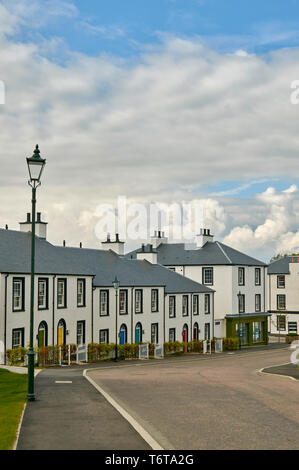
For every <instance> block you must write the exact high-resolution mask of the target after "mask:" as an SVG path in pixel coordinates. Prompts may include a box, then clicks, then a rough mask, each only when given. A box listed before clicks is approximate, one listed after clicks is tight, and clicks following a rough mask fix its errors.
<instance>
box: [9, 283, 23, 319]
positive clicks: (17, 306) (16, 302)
mask: <svg viewBox="0 0 299 470" xmlns="http://www.w3.org/2000/svg"><path fill="white" fill-rule="evenodd" d="M17 286H18V291H17V292H16V287H17ZM12 290H13V311H14V312H21V311H23V295H24V281H23V279H13V284H12Z"/></svg>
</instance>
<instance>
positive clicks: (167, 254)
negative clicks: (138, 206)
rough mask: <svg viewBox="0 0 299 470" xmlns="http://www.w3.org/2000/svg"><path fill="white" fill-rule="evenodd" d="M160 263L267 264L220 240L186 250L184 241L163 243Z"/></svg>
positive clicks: (173, 264)
mask: <svg viewBox="0 0 299 470" xmlns="http://www.w3.org/2000/svg"><path fill="white" fill-rule="evenodd" d="M156 250H157V252H158V263H160V264H163V265H165V266H184V265H185V266H192V265H193V266H197V265H200V266H201V265H203V266H207V265H245V266H266V264H265V263H263V262H262V261H259V260H257V259H255V258H252V257H251V256H248V255H245V254H244V253H241V252H240V251H237V250H234V249H233V248H231V247H229V246H227V245H224V244H223V243H220V242H217V241H216V242H207V243H205V245H204V246H203V247H202V248H198V249H195V250H186V249H185V245H184V243H162V244H161V245H160V246H158V248H157V249H156ZM138 251H139V250H134V251H132V252H130V253H128V254H126V255H125V256H126V258H129V259H130V258H132V259H134V258H136V253H137V252H138Z"/></svg>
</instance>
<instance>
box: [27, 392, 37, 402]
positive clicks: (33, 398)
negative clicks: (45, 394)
mask: <svg viewBox="0 0 299 470" xmlns="http://www.w3.org/2000/svg"><path fill="white" fill-rule="evenodd" d="M27 400H28V401H35V395H34V393H28V395H27Z"/></svg>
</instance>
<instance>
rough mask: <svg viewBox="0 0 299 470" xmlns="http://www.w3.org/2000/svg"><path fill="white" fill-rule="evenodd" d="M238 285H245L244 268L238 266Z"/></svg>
mask: <svg viewBox="0 0 299 470" xmlns="http://www.w3.org/2000/svg"><path fill="white" fill-rule="evenodd" d="M238 286H245V268H244V267H239V268H238Z"/></svg>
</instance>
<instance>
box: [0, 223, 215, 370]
mask: <svg viewBox="0 0 299 470" xmlns="http://www.w3.org/2000/svg"><path fill="white" fill-rule="evenodd" d="M39 217H40V216H39ZM24 226H25V227H26V229H24ZM42 229H43V230H42V234H43V236H40V237H36V269H35V272H36V275H35V299H34V338H35V346H40V347H42V346H48V345H63V344H78V345H80V344H88V343H91V342H96V343H99V342H102V343H103V342H104V343H108V342H110V343H115V342H116V341H117V343H118V344H124V343H139V342H154V343H163V342H165V341H175V340H178V341H189V340H190V339H209V338H211V335H212V324H213V318H214V310H213V306H214V300H213V299H214V290H213V289H211V288H210V287H208V286H203V285H201V284H200V283H197V282H194V281H192V280H190V279H187V278H186V277H184V276H181V275H180V274H178V273H174V272H172V271H170V270H169V269H167V268H165V267H163V266H160V265H158V264H152V263H151V262H149V261H148V260H147V259H146V257H142V256H141V257H140V258H139V259H136V260H128V259H125V258H124V257H122V256H119V255H118V254H117V253H115V252H114V251H112V250H111V249H110V248H108V249H107V247H105V249H98V250H97V249H84V248H82V247H80V248H71V247H66V246H61V247H58V246H54V245H52V244H50V243H49V242H48V241H47V240H46V231H45V226H44V225H43V226H42ZM118 243H119V244H120V247H121V242H119V241H117V242H116V243H115V245H113V246H116V245H117V247H118ZM30 247H31V232H30V220H29V219H28V218H27V222H25V223H23V224H22V226H21V231H20V232H17V231H12V230H2V229H1V230H0V353H2V361H3V357H4V354H3V352H5V351H6V350H7V349H11V348H17V347H19V346H25V347H26V346H28V344H29V326H30V324H29V319H30ZM117 247H116V248H117ZM115 276H117V278H118V280H119V283H120V285H119V288H118V289H114V288H113V285H112V283H113V279H114V278H115ZM207 306H208V307H207Z"/></svg>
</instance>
